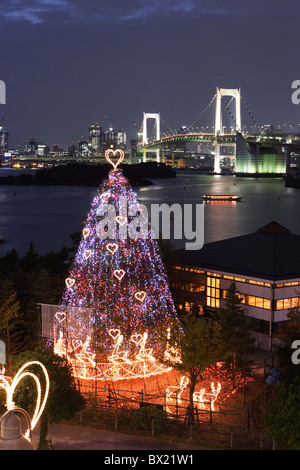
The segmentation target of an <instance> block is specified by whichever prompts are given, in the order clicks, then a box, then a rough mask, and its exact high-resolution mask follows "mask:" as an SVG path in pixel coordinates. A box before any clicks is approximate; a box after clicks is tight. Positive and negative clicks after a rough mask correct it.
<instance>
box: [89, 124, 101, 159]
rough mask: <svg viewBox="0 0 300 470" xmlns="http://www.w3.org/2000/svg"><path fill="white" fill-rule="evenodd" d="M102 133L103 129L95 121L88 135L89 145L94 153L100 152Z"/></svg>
mask: <svg viewBox="0 0 300 470" xmlns="http://www.w3.org/2000/svg"><path fill="white" fill-rule="evenodd" d="M101 131H102V128H101V127H100V126H99V124H98V123H97V122H96V123H95V122H94V121H93V122H92V124H91V125H90V127H89V134H88V145H89V148H90V150H91V151H92V152H93V153H97V152H99V150H100V137H101Z"/></svg>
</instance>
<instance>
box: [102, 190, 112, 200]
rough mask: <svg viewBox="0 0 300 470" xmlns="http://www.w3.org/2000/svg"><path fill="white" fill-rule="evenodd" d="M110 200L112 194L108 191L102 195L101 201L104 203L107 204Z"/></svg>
mask: <svg viewBox="0 0 300 470" xmlns="http://www.w3.org/2000/svg"><path fill="white" fill-rule="evenodd" d="M109 198H110V192H109V191H106V193H103V194H101V196H100V199H101V201H102V202H107V201H108V199H109Z"/></svg>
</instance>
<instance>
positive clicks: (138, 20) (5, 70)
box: [0, 0, 300, 148]
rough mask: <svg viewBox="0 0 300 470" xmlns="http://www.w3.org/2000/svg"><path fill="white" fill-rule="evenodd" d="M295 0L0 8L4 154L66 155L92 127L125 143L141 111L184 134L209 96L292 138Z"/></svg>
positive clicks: (19, 3) (116, 0) (14, 4)
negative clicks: (34, 147) (238, 99)
mask: <svg viewBox="0 0 300 470" xmlns="http://www.w3.org/2000/svg"><path fill="white" fill-rule="evenodd" d="M299 21H300V3H299V1H298V0H285V1H281V0H209V1H202V0H186V1H180V0H148V1H146V0H85V1H83V0H2V1H1V8H0V28H1V29H0V31H1V33H0V34H1V46H2V47H1V54H0V79H1V80H4V81H5V83H6V87H7V104H6V105H0V108H1V109H0V114H1V116H2V115H5V121H4V125H5V127H6V129H7V130H9V133H10V146H11V147H16V146H17V145H18V144H20V145H21V147H24V145H25V143H26V141H27V139H28V137H29V136H36V137H37V138H38V140H39V141H41V142H44V143H46V144H48V145H50V146H52V144H54V143H59V144H60V145H62V146H63V147H65V148H66V147H67V146H68V145H69V144H71V143H72V141H74V142H75V141H77V140H78V139H80V137H81V136H82V135H83V136H84V137H86V135H87V131H88V126H89V124H90V123H91V121H92V119H93V118H96V119H97V120H98V121H101V120H102V119H103V118H104V116H105V115H107V116H108V118H107V121H106V122H107V123H108V121H110V119H112V123H113V127H114V128H124V129H125V130H126V131H127V132H128V135H129V137H133V136H134V133H135V130H136V127H135V126H134V124H137V126H138V127H139V126H140V125H141V122H142V113H143V111H146V112H160V113H161V116H162V119H163V121H164V122H165V123H166V124H167V125H168V127H170V128H178V127H180V126H181V125H183V124H185V125H190V124H191V123H192V122H193V121H194V120H195V119H196V118H197V117H198V116H199V115H200V113H201V111H202V110H203V109H204V108H205V107H206V105H207V104H208V102H209V100H210V99H211V98H212V97H213V95H214V93H215V90H216V86H220V87H224V88H235V87H241V90H242V96H243V97H244V99H245V100H246V102H247V104H248V106H249V108H250V109H251V111H252V113H253V115H254V116H255V118H256V120H257V121H258V122H259V123H260V124H264V123H273V124H274V125H276V126H277V125H281V126H283V124H284V123H285V124H286V125H287V127H288V126H290V125H292V126H293V130H296V129H300V126H299V123H300V105H298V106H296V105H294V104H292V101H291V94H292V89H291V84H292V82H293V81H294V80H297V79H299V80H300V70H299V63H300V62H299V58H300V57H299V56H300V53H299V51H300V28H299Z"/></svg>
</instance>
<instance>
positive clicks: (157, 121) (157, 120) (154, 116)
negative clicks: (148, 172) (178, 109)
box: [143, 113, 160, 162]
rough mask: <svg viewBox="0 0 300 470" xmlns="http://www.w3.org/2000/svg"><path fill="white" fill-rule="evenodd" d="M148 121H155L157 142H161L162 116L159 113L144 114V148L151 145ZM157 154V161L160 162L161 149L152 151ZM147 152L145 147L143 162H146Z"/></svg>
mask: <svg viewBox="0 0 300 470" xmlns="http://www.w3.org/2000/svg"><path fill="white" fill-rule="evenodd" d="M148 119H154V120H155V128H156V136H155V138H156V140H160V114H159V113H144V114H143V146H144V145H147V144H148V143H149V138H148V133H147V121H148ZM153 151H154V152H155V153H156V161H157V162H160V152H159V149H156V150H152V152H153ZM146 154H147V150H146V149H145V147H143V162H146Z"/></svg>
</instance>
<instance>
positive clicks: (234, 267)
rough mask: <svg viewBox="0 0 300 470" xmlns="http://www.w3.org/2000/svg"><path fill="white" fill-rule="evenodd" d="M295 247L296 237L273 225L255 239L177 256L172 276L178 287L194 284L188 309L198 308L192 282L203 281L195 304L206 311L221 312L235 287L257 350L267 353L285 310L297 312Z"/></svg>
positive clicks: (298, 256)
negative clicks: (228, 294) (199, 304)
mask: <svg viewBox="0 0 300 470" xmlns="http://www.w3.org/2000/svg"><path fill="white" fill-rule="evenodd" d="M299 246H300V235H295V234H292V233H291V232H290V231H289V230H288V229H286V228H284V227H282V226H281V225H279V224H278V223H277V222H274V221H273V222H271V223H269V224H268V225H266V226H264V227H262V228H260V229H259V230H257V231H256V232H255V233H251V234H249V235H243V236H240V237H234V238H230V239H226V240H222V241H217V242H213V243H207V244H206V245H204V246H203V248H202V249H201V250H199V251H198V252H195V251H186V250H178V251H177V252H176V263H175V264H174V265H173V272H174V271H175V272H177V273H181V276H179V275H177V276H178V277H180V278H181V283H182V284H184V283H189V282H190V283H192V279H193V280H194V283H193V285H192V289H191V290H193V292H189V293H188V295H187V296H186V298H187V299H188V300H189V305H188V308H192V307H193V305H194V304H195V303H197V292H196V291H195V290H194V289H195V285H196V284H197V282H196V276H198V277H199V280H200V279H201V280H202V290H201V288H200V283H199V282H198V284H199V285H198V287H197V288H198V289H199V290H198V303H200V302H202V303H203V308H204V309H205V310H206V311H210V310H214V309H216V308H218V307H224V306H225V295H226V291H227V289H228V288H229V286H230V284H231V283H232V282H234V283H235V285H236V288H237V290H238V291H239V293H240V299H241V302H242V304H243V305H244V306H245V310H246V314H247V316H248V318H249V322H248V327H249V330H250V331H251V334H252V335H253V337H254V338H255V340H256V346H257V347H260V348H261V349H265V350H272V347H273V346H274V345H276V339H275V337H274V334H275V333H276V332H277V331H278V327H279V326H280V325H281V324H282V322H284V321H285V320H286V319H287V314H288V312H289V309H290V308H292V307H298V306H300V305H299V302H300V300H299V289H300V287H299V286H300V251H299ZM173 277H174V276H173V275H172V278H173ZM188 290H189V289H188ZM191 295H193V296H194V298H192V297H191ZM183 307H184V306H181V308H183Z"/></svg>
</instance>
